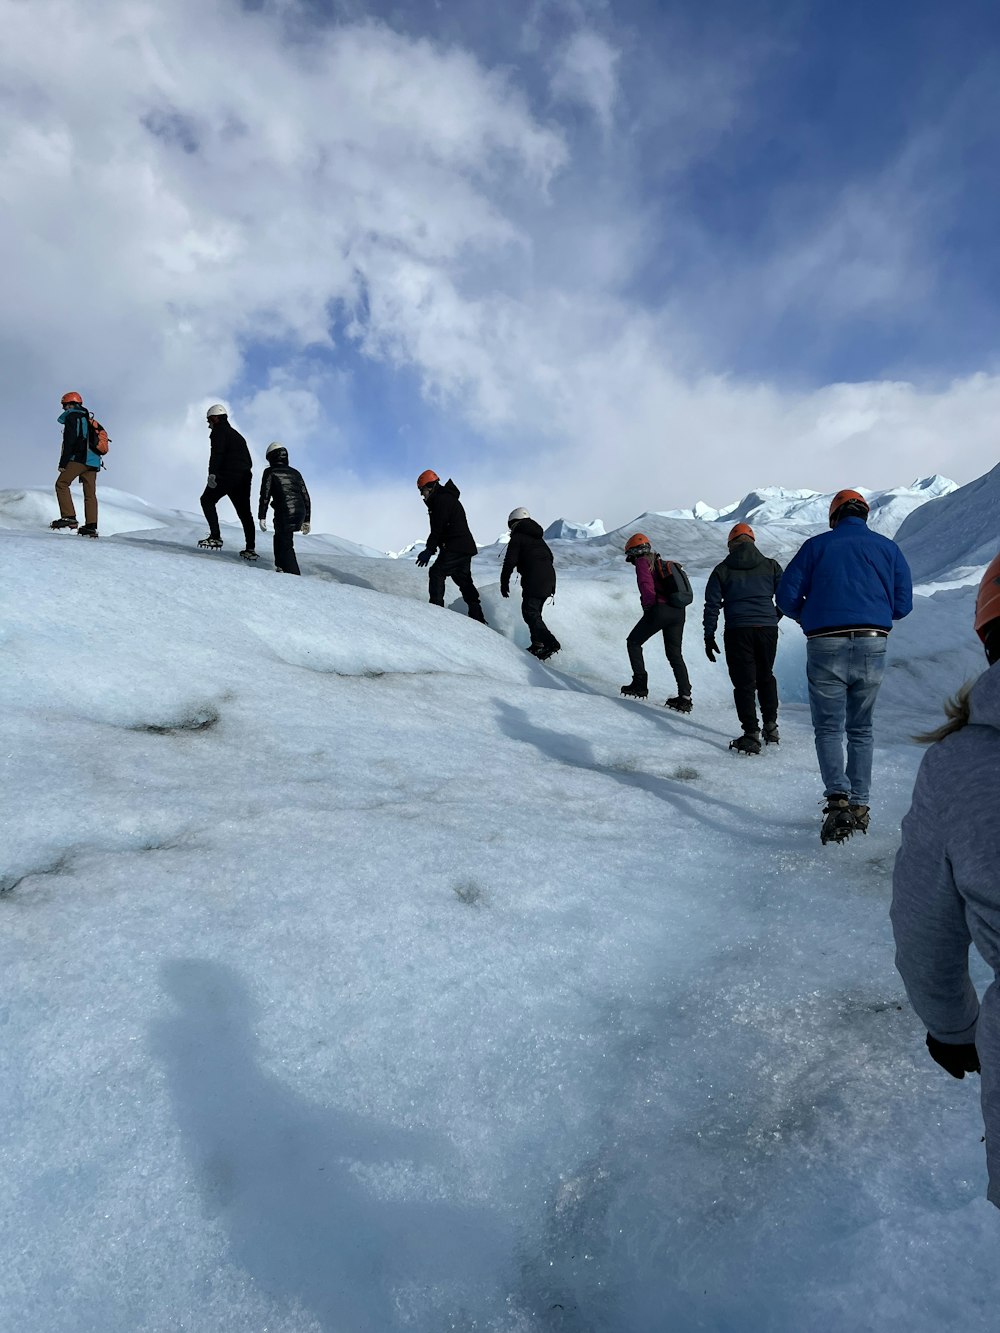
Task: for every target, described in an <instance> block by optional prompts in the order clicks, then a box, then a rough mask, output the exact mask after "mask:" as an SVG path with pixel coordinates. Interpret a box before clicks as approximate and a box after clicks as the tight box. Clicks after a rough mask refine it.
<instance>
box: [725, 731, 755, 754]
mask: <svg viewBox="0 0 1000 1333" xmlns="http://www.w3.org/2000/svg"><path fill="white" fill-rule="evenodd" d="M729 748H730V750H735V751H736V753H737V754H760V732H759V731H745V732H744V733H743V735H742V736H737V737H736V739H735V740H734V741H730V742H729Z"/></svg>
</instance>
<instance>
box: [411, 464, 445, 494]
mask: <svg viewBox="0 0 1000 1333" xmlns="http://www.w3.org/2000/svg"><path fill="white" fill-rule="evenodd" d="M440 480H441V478H440V477H439V476H438V474H437V473H436V472H432V471H431V470H430V468H428V469H427V470H426V471H425V472H421V474H420V476H419V477H418V478H417V490H418V491H422V490H423V489H424V487H425V486H430V485H431V484H432V482H435V481H440Z"/></svg>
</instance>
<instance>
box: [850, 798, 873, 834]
mask: <svg viewBox="0 0 1000 1333" xmlns="http://www.w3.org/2000/svg"><path fill="white" fill-rule="evenodd" d="M851 818H852V819H853V820H854V827H855V828H856V829H858V830H859V831H860V832H861V833H867V832H868V823H869V820H870V819H871V808H870V807H869V806H867V805H852V806H851Z"/></svg>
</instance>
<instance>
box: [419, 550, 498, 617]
mask: <svg viewBox="0 0 1000 1333" xmlns="http://www.w3.org/2000/svg"><path fill="white" fill-rule="evenodd" d="M447 579H454V580H455V582H456V583H457V584H458V591H459V592H460V593H461V594H462V597H463V598H464V599H465V605H466V606H467V607H468V608H469V615H470V616H471V618H472V619H473V620H479V621H481V622H482V623H483V624H484V625H485V624H486V617H485V616H484V615H483V604H482V602H481V601H480V600H479V593H478V591H477V589H476V585H475V584H474V583H473V582H472V556H471V555H458V554H456V555H451V554H449V553H448V552H447V551H442V552H441V553H440V555H439V556H438V558H437V559H436V560H435V561H434V563H433V565H431V567H430V569H429V570H428V571H427V588H428V592H429V594H430V601H431V602H432V604H433V605H434V606H444V585H445V581H446V580H447Z"/></svg>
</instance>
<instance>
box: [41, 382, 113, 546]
mask: <svg viewBox="0 0 1000 1333" xmlns="http://www.w3.org/2000/svg"><path fill="white" fill-rule="evenodd" d="M62 409H63V410H62V413H61V415H60V417H59V424H60V425H61V426H62V428H63V438H62V453H61V454H60V455H59V476H58V477H57V478H56V500H57V502H58V504H59V517H58V518H57V519H55V520H54V521H53V522H52V523H50V524H49V526H50V527H51V528H53V529H54V530H55V531H58V530H59V529H60V528H65V529H68V530H69V531H71V532H76V533H77V534H78V535H79V536H80V537H96V536H97V474H98V472H100V470H101V456H100V454H98V453H97V451H96V450H95V449H94V447H93V445H94V441H93V436H92V431H91V426H90V413H89V412H88V411H87V409H86V408H85V407H84V405H83V399H82V398H81V397H80V395H79V394H78V393H76V392H74V391H71V392H69V393H64V394H63V396H62ZM77 480H79V482H80V486H81V487H82V489H83V519H84V522H83V527H82V528H81V527H79V526H78V525H77V521H76V506H75V505H74V503H73V496H72V494H71V493H70V489H69V488H70V486H71V485H72V484H73V482H74V481H77Z"/></svg>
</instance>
